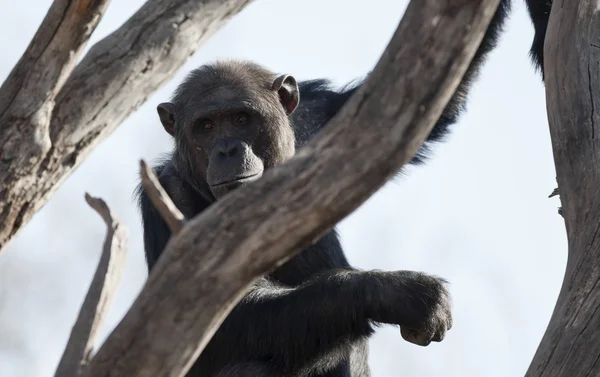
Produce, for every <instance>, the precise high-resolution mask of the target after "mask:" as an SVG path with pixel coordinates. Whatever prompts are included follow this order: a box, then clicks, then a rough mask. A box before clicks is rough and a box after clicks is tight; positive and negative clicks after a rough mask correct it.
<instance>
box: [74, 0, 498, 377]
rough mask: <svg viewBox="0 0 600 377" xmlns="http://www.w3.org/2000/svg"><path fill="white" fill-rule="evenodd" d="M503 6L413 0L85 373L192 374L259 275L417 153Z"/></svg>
mask: <svg viewBox="0 0 600 377" xmlns="http://www.w3.org/2000/svg"><path fill="white" fill-rule="evenodd" d="M497 5H498V0H415V1H412V2H411V3H410V4H409V6H408V8H407V10H406V13H405V15H404V18H403V20H402V21H401V23H400V25H399V27H398V29H397V31H396V34H395V35H394V37H393V39H392V40H391V42H390V44H389V46H388V48H387V50H386V51H385V53H384V54H383V56H382V58H381V60H380V62H379V63H378V65H377V67H376V68H375V70H374V71H373V73H372V74H371V76H370V78H369V79H368V81H367V83H366V84H365V85H364V86H363V87H362V88H361V89H360V90H359V91H358V92H357V93H356V94H355V95H354V96H353V98H352V99H351V100H350V101H349V103H348V104H347V105H346V106H345V107H344V109H343V110H342V111H341V113H340V114H338V115H337V116H336V117H335V118H334V119H333V120H332V121H331V122H330V125H329V126H328V127H327V128H326V129H325V130H324V132H322V133H321V134H320V135H319V136H318V137H317V138H316V140H313V141H312V142H311V143H309V144H308V145H307V146H306V147H305V148H303V149H301V150H299V151H298V153H297V155H296V156H295V157H294V158H293V159H292V160H290V161H288V162H287V163H285V164H284V165H283V166H280V167H277V168H275V169H273V170H271V171H268V172H266V173H265V175H264V176H263V177H262V178H261V179H260V180H258V181H257V182H254V183H252V184H249V185H248V186H246V187H242V188H239V189H237V190H236V191H234V192H233V193H231V194H229V195H227V196H226V197H224V198H223V199H222V200H220V201H219V202H217V203H215V204H214V205H212V206H211V207H210V208H209V209H208V210H207V211H205V212H204V213H202V214H201V215H199V216H198V217H196V218H194V219H193V220H191V221H190V222H188V223H186V225H185V226H184V228H183V229H182V230H181V231H180V232H179V233H178V234H177V235H176V236H175V237H174V238H172V239H171V241H170V242H169V244H168V245H167V248H166V250H165V252H164V254H163V255H162V256H161V258H160V260H159V262H158V264H157V265H156V266H155V268H154V269H153V271H152V273H151V275H150V277H149V279H148V281H147V283H146V285H145V287H144V288H143V290H142V292H141V293H140V295H139V297H138V298H137V299H136V301H135V302H134V304H133V306H132V308H131V309H130V311H129V312H128V313H127V314H126V315H125V317H124V318H123V320H122V321H121V323H120V324H119V325H118V326H117V328H116V329H115V330H114V332H113V333H112V334H111V335H110V336H109V337H108V339H107V340H106V342H105V343H104V345H103V346H102V347H101V348H100V350H99V351H98V353H97V354H96V356H95V357H94V358H93V359H92V361H91V363H90V364H89V367H88V369H87V373H86V376H89V377H92V376H93V377H108V376H110V377H117V376H118V377H125V376H127V377H131V376H148V377H150V376H170V377H178V376H182V375H183V374H184V373H185V372H186V371H187V370H188V369H189V367H190V366H191V364H192V363H193V362H194V361H195V359H196V358H197V357H198V355H199V354H200V352H201V350H202V349H203V348H204V347H205V346H206V344H207V342H208V341H209V339H210V338H211V336H212V335H213V333H214V332H215V331H216V329H217V328H218V326H219V325H220V324H221V322H222V321H223V319H224V318H225V316H226V315H227V314H228V313H229V311H230V310H231V308H232V307H233V306H234V305H235V304H236V303H237V302H238V300H239V299H240V298H241V296H242V295H243V294H244V292H245V290H246V289H247V288H248V287H249V286H250V284H252V283H253V282H254V281H255V279H256V278H258V277H259V276H261V275H262V274H264V273H267V272H268V271H270V270H272V269H273V268H275V267H276V266H278V265H281V264H282V263H284V262H285V261H286V260H287V259H289V258H290V257H292V256H293V255H294V254H295V253H297V252H298V251H299V250H301V248H303V247H305V246H307V245H309V244H310V243H311V242H313V241H314V240H316V239H318V238H319V237H320V236H321V235H323V234H324V233H325V232H326V231H328V230H329V229H330V228H331V227H332V226H333V225H334V224H335V223H337V222H338V221H340V220H341V219H342V218H343V217H344V216H346V215H348V214H349V213H350V212H352V211H353V210H354V209H356V208H357V207H358V206H359V205H360V204H361V203H363V202H364V201H365V200H366V199H367V198H368V197H369V196H370V195H371V194H373V193H374V192H375V191H377V190H378V189H379V188H380V187H381V186H382V185H383V184H384V183H385V182H386V181H387V180H388V179H389V178H390V177H392V176H393V175H394V174H395V173H397V172H398V170H399V169H400V168H401V166H402V165H403V164H404V163H406V162H408V161H409V160H410V159H411V158H412V156H413V155H414V154H415V153H416V151H417V150H418V148H419V146H420V145H421V144H422V143H423V141H424V140H425V138H426V136H427V135H428V133H429V132H430V130H431V128H432V127H433V125H434V123H435V122H436V121H437V120H438V118H439V116H440V114H441V112H442V110H443V108H444V106H445V105H446V103H447V101H448V100H449V98H450V97H451V95H452V93H453V92H454V90H455V89H456V87H457V86H458V83H459V82H460V79H461V78H462V75H463V74H464V72H465V71H466V69H467V67H468V64H469V62H470V60H471V59H472V57H473V55H474V53H475V51H476V49H477V46H478V45H479V43H480V41H481V38H482V37H483V34H484V32H485V30H486V28H487V26H488V23H489V21H490V19H491V17H492V15H493V14H494V11H495V10H496V7H497ZM366 125H368V127H367V126H366ZM173 287H176V289H174V288H173Z"/></svg>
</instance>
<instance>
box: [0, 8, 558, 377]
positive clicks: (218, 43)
mask: <svg viewBox="0 0 600 377" xmlns="http://www.w3.org/2000/svg"><path fill="white" fill-rule="evenodd" d="M51 2H52V1H51V0H29V1H27V2H26V3H27V6H25V5H21V4H24V3H23V2H14V1H10V0H0V9H2V11H1V12H0V30H2V31H3V33H0V45H1V46H2V47H3V48H2V49H1V50H0V54H1V55H0V56H1V59H0V80H4V78H5V77H6V76H7V75H8V73H9V72H10V69H11V68H12V67H13V65H14V64H15V63H16V62H17V60H18V59H19V57H20V56H21V54H22V52H23V50H24V49H25V47H26V46H27V44H28V43H29V41H30V39H31V37H32V36H33V34H34V33H35V31H36V29H37V27H38V25H39V23H40V21H41V20H42V18H43V17H44V15H45V13H46V11H47V9H48V7H49V6H50V4H51ZM142 3H143V1H142V0H113V1H112V3H111V4H110V6H109V10H108V12H107V14H106V15H105V17H104V18H103V20H102V22H101V23H100V25H99V27H98V29H97V31H96V32H95V33H94V35H93V37H92V41H91V43H94V42H96V41H98V40H99V39H100V38H102V37H104V36H105V35H107V34H108V33H110V32H111V31H113V30H114V29H115V28H117V27H118V26H119V25H120V24H121V23H122V22H123V21H124V20H126V19H127V18H128V17H129V16H130V15H131V14H132V13H133V12H134V11H135V10H137V9H138V8H139V6H140V5H141V4H142ZM407 3H408V2H407V1H399V0H371V1H369V2H368V3H367V4H368V6H365V4H366V3H365V2H364V1H358V0H302V1H300V0H277V1H276V0H256V1H255V3H254V4H252V5H251V6H249V7H248V8H247V9H245V10H244V11H243V12H242V13H241V14H240V15H238V16H237V17H236V18H235V19H234V20H233V21H232V22H230V23H229V24H228V25H227V26H226V27H225V28H223V29H222V30H220V31H219V32H218V33H217V34H216V35H215V36H214V37H213V38H212V39H211V40H210V41H209V42H208V43H206V44H205V45H204V46H203V47H202V48H201V49H200V50H199V51H198V53H196V54H195V55H194V56H193V57H192V59H191V60H190V61H189V62H188V63H187V64H186V65H185V66H184V68H183V69H182V70H181V71H180V72H179V74H178V75H177V76H176V77H175V78H174V79H173V80H172V81H171V82H170V83H169V84H167V85H165V86H164V87H163V88H161V90H159V91H158V92H157V93H156V94H154V95H153V96H151V97H150V98H149V99H148V101H147V102H146V103H145V104H144V105H143V106H142V107H141V108H140V109H139V110H138V111H137V112H136V113H134V114H133V115H132V116H131V117H130V118H129V119H128V120H127V121H126V122H125V123H123V124H122V125H121V126H120V127H119V128H118V129H117V130H116V131H115V132H114V133H113V134H112V135H111V136H110V137H109V138H108V139H107V140H106V141H104V142H103V143H102V144H101V145H100V146H99V147H98V148H97V149H96V150H95V151H94V152H93V153H92V154H91V156H90V157H89V158H88V159H87V160H86V161H85V162H84V163H83V164H82V165H81V167H80V168H79V169H78V170H77V171H76V172H75V173H74V174H73V175H72V176H71V177H70V178H69V179H68V180H67V181H66V182H65V183H64V184H63V186H62V187H61V188H60V189H59V191H58V192H57V193H56V194H55V195H54V197H53V198H52V200H50V202H49V203H48V204H47V205H46V206H45V207H44V208H43V209H42V210H41V211H40V212H39V213H38V214H37V215H36V216H35V217H34V219H33V220H32V221H31V222H30V223H29V224H28V225H27V226H26V227H25V229H24V230H23V231H22V232H21V233H20V234H19V235H18V237H16V238H15V239H14V241H13V242H12V243H11V244H10V245H9V247H8V249H7V250H6V251H4V252H3V253H2V254H0V376H2V377H50V376H52V375H53V372H54V369H55V367H56V364H57V362H58V359H59V357H60V355H61V354H62V351H63V348H64V345H65V342H66V340H67V337H68V335H69V331H70V327H71V326H72V324H73V321H74V319H75V316H76V314H77V311H78V309H79V306H80V304H81V302H82V300H83V297H84V295H85V293H86V291H87V288H88V285H89V282H90V280H91V278H92V274H93V272H94V270H95V268H96V264H97V262H98V257H99V254H100V250H101V247H102V241H103V239H104V235H105V227H104V224H103V223H102V221H101V219H100V217H99V216H98V215H97V214H96V213H95V212H93V211H92V210H91V209H90V208H89V207H88V206H87V204H86V203H85V201H84V198H83V196H84V193H85V192H86V191H88V192H90V193H91V194H92V195H96V196H101V197H103V198H104V199H105V200H106V201H107V202H108V203H109V205H110V206H111V207H112V208H113V209H114V210H115V211H116V212H117V213H118V215H119V216H120V218H121V219H122V221H123V222H124V224H125V225H126V226H127V227H128V229H129V234H130V241H129V254H128V261H127V267H126V272H125V276H124V278H123V281H122V283H121V286H120V290H119V292H118V295H117V298H116V300H115V302H114V304H113V307H112V310H111V313H110V316H109V320H108V323H106V324H105V326H104V328H103V331H102V334H103V336H106V335H107V334H108V333H109V332H110V331H111V330H112V328H113V327H114V326H115V325H116V323H117V322H118V321H119V319H120V318H121V317H122V315H123V314H124V313H125V312H126V311H127V309H128V308H129V305H130V304H131V303H132V301H133V299H134V298H135V296H136V294H137V293H138V292H139V289H140V288H141V286H142V284H143V283H144V281H145V279H146V266H145V263H144V257H143V245H142V234H141V226H140V218H139V215H138V213H137V210H136V207H135V203H134V201H133V195H132V193H133V190H134V188H135V185H136V182H137V174H138V173H137V171H138V161H139V159H140V158H144V159H146V160H148V161H152V160H153V159H155V158H156V157H158V156H159V155H160V154H161V153H164V152H166V151H167V150H168V149H169V147H170V140H169V138H168V135H167V134H166V133H165V132H164V130H163V128H162V126H161V125H160V122H159V120H158V117H157V115H156V111H155V108H156V105H157V104H158V103H159V102H162V101H165V100H167V99H168V98H169V97H170V94H171V93H172V91H173V89H174V88H175V86H176V85H177V84H178V83H179V82H180V81H181V79H182V77H183V76H184V75H185V74H186V73H187V72H189V71H190V70H191V69H193V68H195V67H197V66H199V65H201V64H203V63H205V62H209V61H213V60H214V59H216V58H226V57H231V58H247V59H252V60H255V61H256V62H258V63H261V64H264V65H266V66H267V67H269V68H271V69H273V70H274V71H277V72H289V73H292V74H294V75H295V76H296V77H297V78H299V79H310V78H317V77H329V78H332V79H334V80H335V82H336V83H338V84H343V83H346V82H347V81H350V80H352V79H354V78H356V77H362V76H363V75H364V74H365V73H367V72H368V71H369V70H370V69H371V68H372V67H373V66H374V65H375V63H376V62H377V60H378V59H379V56H380V54H381V53H382V51H383V49H384V48H385V47H386V46H387V43H388V41H389V38H390V37H391V35H392V33H393V32H394V30H395V29H396V26H397V24H398V22H399V20H400V18H401V17H402V13H403V12H404V9H405V7H406V4H407ZM283 21H285V22H286V23H288V24H291V25H295V27H290V28H286V29H285V32H282V31H281V30H282V29H281V28H278V27H277V26H276V24H278V23H279V22H283ZM532 36H533V29H532V27H531V23H530V21H529V18H528V16H527V12H526V9H525V6H524V3H523V1H522V0H516V1H515V5H514V10H513V12H512V17H511V20H510V21H509V22H508V24H507V32H506V33H504V34H503V37H502V39H501V43H500V46H499V48H498V49H497V50H495V52H494V53H493V54H492V56H491V58H490V59H489V61H488V63H487V64H486V65H485V68H484V69H483V70H482V74H481V77H480V79H479V81H478V82H477V84H476V86H475V87H474V90H473V91H472V92H471V95H470V100H469V108H468V111H467V112H466V113H465V114H464V115H463V117H462V118H461V121H460V122H459V123H458V124H457V125H456V126H454V128H453V133H452V135H451V136H450V137H449V138H448V140H447V142H446V143H445V144H440V145H439V146H438V148H436V149H435V151H434V152H435V153H434V155H433V158H432V159H431V160H430V161H429V163H428V165H426V166H423V167H418V168H414V169H411V170H410V174H407V175H405V176H403V177H401V178H400V179H397V180H396V181H394V182H391V183H389V184H388V185H386V186H385V187H384V188H383V189H382V190H380V191H379V192H378V193H377V194H375V195H374V196H373V197H372V198H371V199H370V200H369V201H368V202H367V203H366V204H364V205H363V206H362V207H361V208H359V209H358V210H357V211H356V212H354V213H353V214H352V215H350V216H349V217H348V218H347V219H345V220H344V221H343V222H342V223H341V225H340V226H339V229H340V232H341V236H342V239H343V245H344V247H345V250H346V253H347V255H348V257H349V259H350V261H351V262H352V263H353V264H354V265H356V266H357V267H360V268H363V269H370V268H376V269H384V270H398V269H412V270H419V271H424V272H427V273H431V274H436V275H439V276H442V277H445V278H446V279H448V280H449V281H450V282H451V286H450V289H451V294H452V296H453V301H454V318H455V322H454V323H455V325H454V327H453V328H452V330H451V331H450V332H449V333H448V334H447V337H446V339H445V340H444V341H443V342H442V343H436V344H432V345H430V346H429V347H424V348H422V347H418V346H415V345H412V344H409V343H407V342H405V341H404V340H403V339H402V338H401V336H400V333H399V330H398V329H397V328H395V327H391V326H389V327H382V328H380V329H379V330H378V331H377V334H376V335H375V336H374V337H373V339H372V341H371V351H370V365H371V368H372V374H373V376H374V377H392V376H394V377H395V376H404V377H410V376H418V377H437V376H440V377H441V376H443V377H480V376H481V377H483V376H485V377H509V376H521V375H523V374H524V373H525V371H526V370H527V367H528V366H529V363H530V361H531V359H532V357H533V355H534V352H535V350H536V348H537V346H538V344H539V341H540V340H541V337H542V335H543V333H544V331H545V329H546V326H547V323H548V320H549V318H550V315H551V314H552V310H553V308H554V303H555V301H556V298H557V296H558V292H559V289H560V286H561V283H562V278H563V274H564V269H565V264H566V256H567V244H566V234H565V230H564V222H563V220H562V218H561V217H560V216H559V215H558V214H557V208H558V206H559V200H558V199H557V198H552V199H548V195H549V194H550V192H551V191H552V190H553V189H554V188H555V187H556V184H555V171H554V165H553V157H552V150H551V144H550V136H549V132H548V126H547V119H546V111H545V103H544V88H543V85H542V82H541V79H540V76H539V74H538V73H536V72H535V71H534V69H533V66H532V64H531V63H530V60H529V56H528V51H529V46H530V44H531V41H532ZM88 47H89V45H88ZM366 126H368V125H366Z"/></svg>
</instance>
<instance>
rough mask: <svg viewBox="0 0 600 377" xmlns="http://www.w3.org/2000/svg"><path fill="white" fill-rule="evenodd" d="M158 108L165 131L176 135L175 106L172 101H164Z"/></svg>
mask: <svg viewBox="0 0 600 377" xmlns="http://www.w3.org/2000/svg"><path fill="white" fill-rule="evenodd" d="M156 110H157V111H158V116H159V117H160V122H161V123H162V125H163V127H164V128H165V131H167V132H168V133H169V134H170V135H171V136H175V115H174V113H175V106H174V105H173V104H172V103H170V102H163V103H161V104H159V105H158V106H157V107H156Z"/></svg>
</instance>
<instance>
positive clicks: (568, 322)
mask: <svg viewBox="0 0 600 377" xmlns="http://www.w3.org/2000/svg"><path fill="white" fill-rule="evenodd" d="M598 6H599V2H598V1H597V0H578V1H554V4H553V6H552V13H551V15H550V23H549V25H548V33H547V35H546V41H545V49H544V56H545V72H544V73H545V78H546V101H547V110H548V120H549V122H550V135H551V138H552V149H553V154H554V162H555V166H556V175H557V180H558V192H559V194H560V200H561V205H562V210H561V213H562V216H563V217H564V219H565V226H566V230H567V237H568V245H569V256H568V262H567V269H566V272H565V277H564V281H563V286H562V289H561V292H560V295H559V297H558V302H557V304H556V307H555V309H554V313H553V315H552V318H551V320H550V324H549V326H548V329H547V330H546V334H545V335H544V337H543V339H542V342H541V344H540V347H539V348H538V350H537V353H536V355H535V357H534V359H533V362H532V364H531V366H530V367H529V370H528V371H527V377H542V376H543V377H558V376H560V377H562V376H565V377H567V376H569V377H570V376H581V377H592V376H600V333H599V331H600V310H599V309H600V234H599V230H600V13H599V12H598Z"/></svg>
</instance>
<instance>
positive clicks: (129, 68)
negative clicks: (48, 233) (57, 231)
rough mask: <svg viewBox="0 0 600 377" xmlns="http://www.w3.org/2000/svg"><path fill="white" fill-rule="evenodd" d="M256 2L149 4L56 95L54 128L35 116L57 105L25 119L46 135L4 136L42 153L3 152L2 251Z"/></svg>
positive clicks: (28, 125) (0, 164)
mask: <svg viewBox="0 0 600 377" xmlns="http://www.w3.org/2000/svg"><path fill="white" fill-rule="evenodd" d="M250 1H251V0H203V1H196V0H172V1H164V0H150V1H148V2H147V3H146V4H145V5H144V6H143V7H142V8H141V9H140V10H139V11H137V12H136V13H135V14H134V15H133V16H132V17H131V18H130V19H129V20H128V21H127V22H126V23H125V24H123V26H121V27H120V28H119V29H118V30H116V31H115V32H113V33H112V34H111V35H109V36H108V37H106V38H104V39H103V40H102V41H100V42H98V43H97V44H96V45H94V46H93V47H92V49H91V50H90V51H89V53H88V54H87V55H86V56H85V57H84V58H83V60H82V61H81V63H79V64H78V65H77V67H76V68H75V70H74V71H73V73H72V75H71V76H70V77H69V78H68V79H67V81H66V83H65V84H64V86H63V87H62V90H61V91H60V92H59V94H58V95H57V97H56V100H55V102H56V106H55V107H54V111H53V112H52V116H51V121H50V125H49V130H48V128H47V127H48V126H45V127H46V128H43V127H40V126H37V124H38V123H39V122H38V120H37V118H39V117H42V118H43V117H46V118H47V117H48V116H49V115H48V113H49V111H50V110H52V107H49V108H44V111H46V112H44V113H40V114H41V115H35V114H34V115H35V116H33V115H31V114H30V113H28V112H25V113H24V115H25V116H26V117H25V119H24V120H23V122H24V123H23V124H24V126H23V127H25V126H26V128H31V129H38V130H41V131H40V132H38V133H35V134H34V133H29V134H23V136H22V135H21V133H22V132H23V131H20V130H19V129H14V128H12V127H11V129H14V131H10V132H8V133H5V134H2V138H0V140H1V143H3V144H6V143H12V144H11V145H16V146H17V147H20V145H21V144H19V142H18V140H23V138H26V140H25V141H21V142H23V143H24V142H27V143H28V145H29V144H33V145H39V147H38V148H37V149H35V150H33V149H32V151H33V152H31V153H25V155H26V157H24V158H25V159H27V161H25V160H24V158H21V157H18V156H16V155H15V153H12V152H11V153H8V152H4V151H3V152H2V156H1V157H0V223H1V224H2V228H0V249H2V248H4V246H5V245H6V243H7V242H8V241H10V239H12V237H14V236H15V234H17V232H18V231H19V230H20V229H21V228H22V227H23V226H24V225H25V224H26V223H27V222H28V221H29V219H30V218H31V216H33V214H34V213H35V212H36V211H37V210H39V209H40V208H41V207H42V206H43V205H44V204H45V203H46V201H47V200H48V199H49V197H50V196H51V195H52V194H53V193H54V192H55V191H56V189H57V188H58V186H59V185H60V184H61V183H62V181H63V180H64V179H66V177H67V176H68V175H69V174H70V173H71V172H72V171H73V170H74V169H75V168H76V167H77V166H78V165H79V164H80V163H81V162H82V161H83V160H84V159H85V157H86V156H87V155H88V153H89V152H90V151H91V150H92V149H93V148H94V147H95V146H96V145H97V144H98V143H99V142H100V141H101V140H103V139H104V138H105V137H106V136H107V135H109V134H110V133H111V132H112V131H113V130H114V129H115V128H116V127H117V126H118V125H119V124H121V122H123V121H124V120H125V119H126V118H127V117H128V116H129V115H130V114H131V113H132V112H133V111H135V110H136V109H137V108H138V107H139V106H140V105H141V104H142V103H144V101H145V100H146V98H147V97H148V96H149V95H151V94H152V93H153V92H154V91H156V90H157V89H158V88H159V87H160V86H161V85H162V84H163V83H165V82H166V81H167V80H168V79H169V78H171V77H172V76H173V75H174V74H175V72H177V70H178V69H179V68H180V67H181V66H182V65H183V64H184V63H185V62H186V61H187V59H188V58H189V57H190V56H191V55H192V54H193V53H194V52H195V51H196V50H197V49H198V48H199V47H200V45H201V44H202V43H203V42H204V41H205V40H206V39H207V38H208V37H210V36H211V35H212V34H213V33H214V32H215V31H216V30H218V29H219V27H221V26H222V25H223V24H224V23H225V22H226V21H227V20H229V19H230V18H231V17H232V16H233V15H235V14H237V13H238V12H239V11H240V10H241V9H243V8H244V7H245V6H246V5H247V4H249V3H250ZM72 2H73V1H72ZM99 2H100V1H99V0H96V1H91V0H88V1H87V2H86V1H83V0H81V1H78V2H77V3H78V4H79V3H81V4H83V3H90V4H96V3H99ZM61 3H64V1H62V2H61ZM69 9H71V8H69ZM78 9H79V8H77V7H76V9H75V10H78ZM40 33H41V32H40ZM40 33H38V34H40ZM61 38H62V37H61ZM58 42H61V43H62V40H59V41H58ZM63 76H64V75H61V76H60V77H61V80H62V78H63ZM58 81H60V80H58V79H57V82H58ZM7 87H8V88H12V87H13V84H8V86H7ZM3 90H4V89H3ZM6 90H7V91H9V92H10V90H9V89H6ZM11 90H12V89H11ZM40 92H41V91H40ZM26 94H27V93H25V92H24V95H26ZM5 97H6V98H10V97H11V95H10V93H9V94H8V95H5V94H0V98H5ZM31 110H36V109H31ZM40 111H41V110H40ZM13 122H14V121H10V120H8V123H6V122H5V121H3V123H2V124H11V123H13ZM32 124H33V125H35V126H32ZM48 135H49V136H48ZM15 138H16V139H15ZM19 138H20V139H19ZM5 140H6V141H5ZM11 140H15V141H11ZM4 148H7V147H4ZM13 150H14V149H13V147H10V148H8V149H7V151H13ZM27 155H35V158H33V159H29V157H27ZM19 161H20V162H19Z"/></svg>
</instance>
